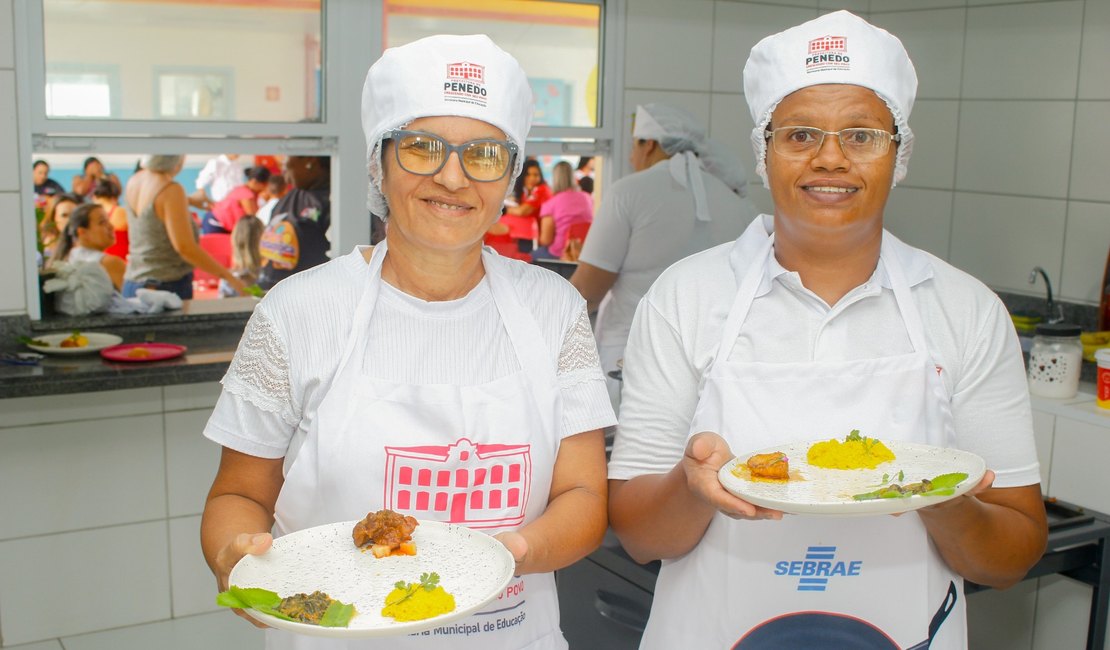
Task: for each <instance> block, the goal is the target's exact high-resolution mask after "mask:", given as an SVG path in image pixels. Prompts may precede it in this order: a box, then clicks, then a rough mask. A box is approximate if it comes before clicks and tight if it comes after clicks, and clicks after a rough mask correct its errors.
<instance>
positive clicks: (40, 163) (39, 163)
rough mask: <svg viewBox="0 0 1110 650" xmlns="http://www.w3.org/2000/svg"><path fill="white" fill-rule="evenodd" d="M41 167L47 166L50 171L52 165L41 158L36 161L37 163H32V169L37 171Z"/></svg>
mask: <svg viewBox="0 0 1110 650" xmlns="http://www.w3.org/2000/svg"><path fill="white" fill-rule="evenodd" d="M39 165H46V168H47V169H50V163H48V162H46V161H45V160H43V159H41V158H40V159H38V160H36V161H35V162H33V163H31V169H35V168H36V167H38V166H39Z"/></svg>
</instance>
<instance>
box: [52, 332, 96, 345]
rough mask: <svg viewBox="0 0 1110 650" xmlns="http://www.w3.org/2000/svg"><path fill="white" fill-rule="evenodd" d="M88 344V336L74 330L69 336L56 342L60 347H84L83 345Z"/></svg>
mask: <svg viewBox="0 0 1110 650" xmlns="http://www.w3.org/2000/svg"><path fill="white" fill-rule="evenodd" d="M88 345H89V337H87V336H85V335H84V334H82V333H81V332H74V333H73V334H71V335H70V336H69V337H67V338H64V339H62V342H61V343H59V344H58V347H60V348H84V347H88Z"/></svg>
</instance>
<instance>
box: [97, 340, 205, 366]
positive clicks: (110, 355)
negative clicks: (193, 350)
mask: <svg viewBox="0 0 1110 650" xmlns="http://www.w3.org/2000/svg"><path fill="white" fill-rule="evenodd" d="M187 349H188V348H186V347H185V346H184V345H174V344H172V343H124V344H123V345H113V346H112V347H110V348H104V349H103V350H101V351H100V356H102V357H104V358H105V359H107V360H109V361H125V362H134V363H143V362H148V361H165V360H166V359H175V358H177V357H180V356H181V355H183V354H185V351H186V350H187Z"/></svg>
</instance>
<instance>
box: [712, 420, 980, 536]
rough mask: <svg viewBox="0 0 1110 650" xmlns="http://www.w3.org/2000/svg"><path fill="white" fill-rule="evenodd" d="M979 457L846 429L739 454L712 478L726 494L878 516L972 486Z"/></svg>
mask: <svg viewBox="0 0 1110 650" xmlns="http://www.w3.org/2000/svg"><path fill="white" fill-rule="evenodd" d="M986 469H987V468H986V462H985V461H984V460H983V459H982V458H980V457H979V456H977V455H975V454H973V453H970V452H967V451H962V450H959V449H950V448H945V447H934V446H931V445H924V444H918V443H912V442H899V441H895V440H888V441H882V440H878V439H875V438H869V437H866V436H861V435H860V433H859V431H852V432H851V433H849V434H848V435H847V436H846V437H845V438H844V439H843V440H838V439H831V440H818V441H805V442H792V443H786V444H783V445H778V446H776V447H774V448H770V449H762V450H759V451H754V452H751V453H747V454H741V455H740V456H737V457H736V458H734V459H732V460H731V461H729V462H728V463H725V465H724V466H723V467H721V469H720V471H719V472H718V473H717V477H718V479H719V480H720V482H721V485H723V486H724V488H725V489H726V490H728V491H729V492H731V493H732V494H734V495H736V496H738V497H740V498H741V499H744V500H745V501H748V502H749V503H754V504H755V505H757V506H763V507H764V508H772V509H774V510H781V511H783V512H786V513H790V514H796V515H835V516H851V515H880V514H895V513H899V512H908V511H910V510H916V509H918V508H924V507H925V506H930V505H933V504H936V503H941V502H943V501H947V500H948V499H953V498H955V497H958V496H960V495H961V494H964V493H965V492H967V491H968V490H970V489H971V488H973V487H975V486H976V485H978V483H979V480H980V479H982V478H983V474H984V473H985V472H986Z"/></svg>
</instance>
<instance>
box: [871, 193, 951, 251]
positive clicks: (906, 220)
mask: <svg viewBox="0 0 1110 650" xmlns="http://www.w3.org/2000/svg"><path fill="white" fill-rule="evenodd" d="M883 225H884V226H885V227H886V228H887V230H889V231H890V232H891V233H893V234H894V236H895V237H898V238H899V239H901V240H902V241H904V242H906V243H907V244H909V245H910V246H916V247H917V248H921V249H923V250H927V251H929V252H930V253H932V254H933V255H936V256H937V257H939V258H941V259H942V260H946V259H948V237H949V231H950V230H951V225H952V192H950V191H948V190H922V189H917V188H913V187H896V188H894V191H892V192H891V193H890V198H889V199H888V200H887V206H886V210H884V211H883Z"/></svg>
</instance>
